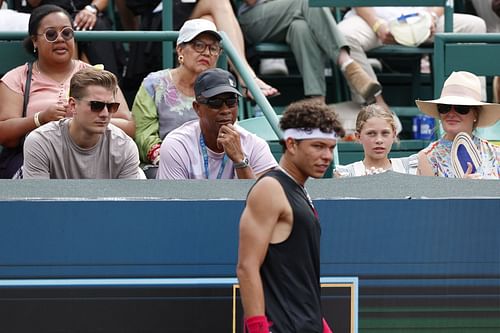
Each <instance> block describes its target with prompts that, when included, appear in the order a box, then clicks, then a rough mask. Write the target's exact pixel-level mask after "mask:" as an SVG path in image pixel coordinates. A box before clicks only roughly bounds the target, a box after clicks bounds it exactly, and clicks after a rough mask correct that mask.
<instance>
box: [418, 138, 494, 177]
mask: <svg viewBox="0 0 500 333" xmlns="http://www.w3.org/2000/svg"><path fill="white" fill-rule="evenodd" d="M472 141H473V142H474V145H475V146H476V148H477V149H478V151H479V156H480V158H481V165H480V166H479V168H478V169H477V171H476V173H478V174H480V175H481V177H482V178H483V179H499V178H500V176H499V175H500V146H497V145H494V144H492V143H490V142H488V141H487V140H484V139H481V138H479V137H477V136H475V135H473V136H472ZM452 144H453V141H450V140H446V139H444V137H442V138H441V139H439V140H438V141H434V142H432V143H431V144H429V146H427V147H426V148H424V150H423V152H424V154H425V155H426V156H427V160H428V161H429V163H430V165H431V167H432V170H433V171H434V175H435V176H439V177H448V178H459V177H458V176H457V175H456V173H455V171H454V170H453V165H452V163H451V146H452Z"/></svg>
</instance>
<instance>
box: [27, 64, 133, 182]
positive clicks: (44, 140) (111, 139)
mask: <svg viewBox="0 0 500 333" xmlns="http://www.w3.org/2000/svg"><path fill="white" fill-rule="evenodd" d="M116 92H117V79H116V76H115V75H114V74H113V73H111V72H108V71H105V70H100V69H97V68H94V67H88V68H85V69H82V70H80V71H78V72H77V73H75V74H74V75H73V77H72V78H71V82H70V94H69V95H70V96H69V101H68V108H69V112H70V113H71V114H72V118H65V119H62V120H59V121H53V122H49V123H47V124H44V125H43V126H40V123H39V120H37V118H36V117H35V119H34V121H35V123H36V125H37V127H38V128H37V129H36V130H34V131H33V132H31V133H30V134H29V135H28V137H27V138H26V141H25V144H24V166H23V178H24V179H117V178H131V179H136V178H142V177H141V176H142V175H141V173H140V171H139V154H138V151H137V146H136V145H135V143H134V141H133V140H132V139H131V138H130V137H129V136H128V135H127V134H125V132H123V131H122V130H121V129H119V128H118V127H116V126H114V125H113V124H110V120H111V114H113V113H115V112H116V111H118V107H119V106H120V103H117V102H115V97H116ZM37 121H38V123H37Z"/></svg>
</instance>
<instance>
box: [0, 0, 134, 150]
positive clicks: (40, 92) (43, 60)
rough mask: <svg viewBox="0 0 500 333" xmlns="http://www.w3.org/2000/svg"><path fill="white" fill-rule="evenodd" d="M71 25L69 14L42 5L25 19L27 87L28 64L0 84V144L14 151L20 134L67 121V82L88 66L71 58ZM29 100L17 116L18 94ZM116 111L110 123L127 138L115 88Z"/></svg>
mask: <svg viewBox="0 0 500 333" xmlns="http://www.w3.org/2000/svg"><path fill="white" fill-rule="evenodd" d="M72 27H73V23H72V21H71V17H70V16H69V14H68V13H67V12H66V11H64V10H63V9H62V8H60V7H58V6H55V5H43V6H40V7H38V8H36V9H35V10H33V13H32V14H31V16H30V20H29V25H28V33H29V36H28V37H27V38H26V40H25V47H26V49H27V51H28V52H30V53H31V54H33V55H34V57H35V61H34V62H33V66H32V71H31V87H30V90H29V91H28V92H26V91H25V88H26V80H27V77H28V64H25V65H22V66H19V67H16V68H14V69H13V70H11V71H9V72H8V73H7V74H5V76H4V77H3V78H2V80H1V83H0V100H1V101H2V102H1V103H0V144H1V145H3V146H4V147H16V146H17V145H18V144H20V142H22V139H23V138H24V136H25V135H26V134H28V133H29V132H30V131H32V130H33V129H35V128H37V127H40V126H41V125H43V124H46V123H48V122H50V121H54V120H60V119H62V118H65V117H71V116H72V115H71V114H70V113H69V112H68V96H69V84H70V79H71V77H72V76H73V74H74V73H76V72H77V71H79V70H80V69H82V68H85V67H87V66H89V65H88V64H86V63H84V62H82V61H79V60H75V59H74V58H75V54H74V53H75V39H74V31H73V28H72ZM25 94H28V97H29V102H28V105H27V109H26V116H25V117H22V115H23V106H24V95H25ZM116 98H117V102H119V103H120V107H119V109H118V111H117V112H116V113H114V114H113V118H112V120H111V123H113V124H114V125H116V126H118V127H120V128H121V129H122V130H124V131H125V132H126V133H127V134H128V135H130V136H133V135H134V131H135V124H134V122H133V120H132V117H131V114H130V111H129V109H128V107H127V103H126V102H125V99H124V97H123V94H122V93H121V91H120V90H118V92H117V96H116Z"/></svg>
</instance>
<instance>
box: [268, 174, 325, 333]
mask: <svg viewBox="0 0 500 333" xmlns="http://www.w3.org/2000/svg"><path fill="white" fill-rule="evenodd" d="M264 177H273V178H275V179H276V180H278V181H279V182H280V184H281V186H282V187H283V189H284V191H285V194H286V197H287V199H288V202H289V203H290V206H291V207H292V211H293V226H292V231H291V233H290V235H289V237H288V238H287V239H286V240H285V241H283V242H281V243H278V244H270V245H269V249H268V252H267V255H266V258H265V259H264V263H263V264H262V267H261V269H260V273H261V277H262V282H263V286H264V295H265V305H266V315H267V317H268V319H269V320H270V321H272V322H273V325H272V326H271V332H272V333H316V332H317V333H321V332H323V325H322V321H321V318H322V311H321V295H320V293H321V291H320V282H319V278H320V273H319V271H320V263H319V260H320V259H319V252H320V251H319V247H320V235H321V227H320V224H319V220H318V218H317V215H316V213H315V211H314V209H313V207H312V206H311V204H310V203H309V200H308V198H307V196H306V194H305V191H304V190H303V188H302V187H301V186H300V185H299V184H297V183H296V182H295V181H294V180H293V179H291V178H290V177H289V176H287V175H286V174H285V173H284V172H283V171H281V170H272V171H270V172H268V173H267V174H266V175H265V176H264Z"/></svg>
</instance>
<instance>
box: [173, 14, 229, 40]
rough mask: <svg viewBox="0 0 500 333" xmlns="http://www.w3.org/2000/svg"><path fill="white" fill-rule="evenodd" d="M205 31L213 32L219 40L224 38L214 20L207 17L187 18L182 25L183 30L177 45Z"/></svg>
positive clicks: (180, 32)
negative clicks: (206, 18)
mask: <svg viewBox="0 0 500 333" xmlns="http://www.w3.org/2000/svg"><path fill="white" fill-rule="evenodd" d="M203 32H208V33H211V34H212V35H214V37H215V38H217V40H221V39H222V37H221V36H220V35H219V33H218V32H217V27H216V26H215V24H214V23H213V22H212V21H209V20H205V19H193V20H187V21H186V22H184V24H183V25H182V27H181V30H179V37H177V45H179V44H181V43H187V42H190V41H192V40H193V38H195V37H196V36H198V35H199V34H201V33H203Z"/></svg>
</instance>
